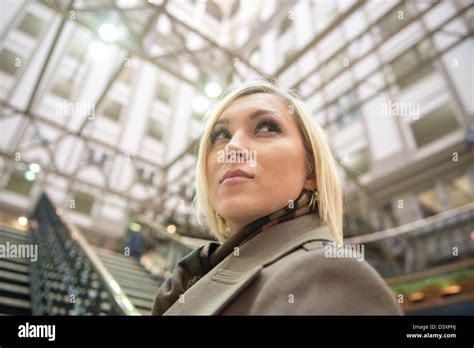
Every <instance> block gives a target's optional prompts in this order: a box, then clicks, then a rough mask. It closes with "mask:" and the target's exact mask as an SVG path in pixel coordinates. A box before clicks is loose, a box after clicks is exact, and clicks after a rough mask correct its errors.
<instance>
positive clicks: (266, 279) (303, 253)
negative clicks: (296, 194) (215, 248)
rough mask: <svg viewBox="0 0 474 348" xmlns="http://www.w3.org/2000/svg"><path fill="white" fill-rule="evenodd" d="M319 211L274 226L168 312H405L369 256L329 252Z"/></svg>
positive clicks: (313, 313) (326, 230)
mask: <svg viewBox="0 0 474 348" xmlns="http://www.w3.org/2000/svg"><path fill="white" fill-rule="evenodd" d="M323 240H333V239H332V236H331V234H330V232H329V229H328V228H327V227H326V226H320V223H319V219H318V218H317V217H316V215H304V216H301V217H298V218H295V219H293V220H289V221H286V222H283V223H280V224H278V225H275V226H273V227H270V228H268V229H266V230H264V231H262V232H260V233H259V234H257V235H256V236H255V237H253V238H252V239H250V240H249V241H247V242H246V243H245V244H244V245H242V246H241V247H240V249H239V250H238V253H237V252H235V253H232V254H230V255H229V256H228V257H227V258H225V259H224V260H223V261H222V262H221V263H220V264H218V265H217V266H216V267H214V268H213V269H212V270H211V271H210V272H209V273H207V274H206V275H205V276H204V277H203V278H201V279H200V280H199V281H198V282H197V283H196V284H194V285H193V286H192V287H191V288H190V289H188V290H187V291H186V292H185V293H184V296H183V297H182V298H181V300H178V301H176V302H175V303H174V304H173V305H172V306H171V307H170V308H169V309H168V310H167V311H166V312H165V313H164V315H188V314H191V315H264V314H269V315H332V314H336V315H338V314H339V315H343V314H361V315H364V314H374V315H378V314H386V315H399V314H402V312H401V309H400V306H399V305H398V304H397V302H396V301H395V300H394V298H393V296H392V294H391V293H390V291H389V289H388V287H387V286H386V285H385V283H384V281H383V279H382V278H381V277H380V276H379V275H378V273H377V272H376V271H375V270H374V269H373V268H372V267H371V266H370V265H369V264H368V263H366V262H365V261H363V262H360V261H357V259H355V258H328V257H325V252H324V246H323V244H322V241H323Z"/></svg>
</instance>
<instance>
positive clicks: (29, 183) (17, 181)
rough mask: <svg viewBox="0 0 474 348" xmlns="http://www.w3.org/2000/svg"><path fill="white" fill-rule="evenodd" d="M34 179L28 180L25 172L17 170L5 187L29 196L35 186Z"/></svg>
mask: <svg viewBox="0 0 474 348" xmlns="http://www.w3.org/2000/svg"><path fill="white" fill-rule="evenodd" d="M33 183H34V181H33V180H27V179H26V178H25V173H24V172H23V171H21V170H15V171H14V172H13V173H12V175H11V176H10V180H9V181H8V184H7V186H6V188H5V189H7V190H8V191H12V192H15V193H19V194H20V195H24V196H28V195H29V194H30V191H31V188H32V187H33Z"/></svg>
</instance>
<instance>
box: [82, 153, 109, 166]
mask: <svg viewBox="0 0 474 348" xmlns="http://www.w3.org/2000/svg"><path fill="white" fill-rule="evenodd" d="M108 158H109V156H108V155H107V153H105V152H104V151H101V150H99V149H96V150H93V149H88V150H87V152H86V164H87V165H97V166H99V167H100V168H104V167H105V164H106V163H107V160H108Z"/></svg>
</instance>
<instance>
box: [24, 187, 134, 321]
mask: <svg viewBox="0 0 474 348" xmlns="http://www.w3.org/2000/svg"><path fill="white" fill-rule="evenodd" d="M30 230H31V233H30V242H31V243H33V244H37V245H38V261H37V262H32V263H31V266H30V277H31V278H30V287H31V302H32V313H33V315H140V313H139V312H138V311H137V310H136V309H135V307H134V306H133V304H132V303H131V302H130V300H129V299H128V298H127V296H126V295H125V293H124V292H123V290H122V289H121V288H120V286H119V284H118V283H117V282H116V281H115V279H114V278H113V277H112V275H111V274H110V273H109V271H108V270H107V269H106V268H105V266H104V265H103V263H102V261H101V260H100V259H99V258H98V256H97V255H96V254H95V252H94V251H93V249H92V248H91V246H90V245H89V243H88V242H87V241H86V239H85V238H84V236H83V235H82V233H81V232H80V231H79V229H78V228H77V227H76V226H75V225H74V224H72V223H71V222H70V221H69V220H68V219H67V217H66V216H65V215H64V213H63V212H62V211H61V210H60V209H56V208H55V207H54V205H53V203H52V202H51V200H50V199H49V198H48V196H47V195H46V194H45V193H43V194H42V195H41V197H40V199H39V201H38V203H37V205H36V208H35V210H34V212H33V214H32V216H31V217H30Z"/></svg>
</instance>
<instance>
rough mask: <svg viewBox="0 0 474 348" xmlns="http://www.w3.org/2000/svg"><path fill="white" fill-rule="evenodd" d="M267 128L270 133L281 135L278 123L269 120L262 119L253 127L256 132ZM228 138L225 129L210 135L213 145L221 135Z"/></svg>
mask: <svg viewBox="0 0 474 348" xmlns="http://www.w3.org/2000/svg"><path fill="white" fill-rule="evenodd" d="M264 126H267V127H268V128H269V131H270V132H275V133H281V128H280V126H279V125H278V122H276V121H275V120H273V119H271V118H267V119H263V120H260V121H259V122H258V123H257V125H256V126H255V129H256V130H260V128H262V127H264ZM225 133H226V135H228V136H229V137H230V132H229V131H228V130H227V128H220V129H218V130H217V131H215V132H212V133H211V144H214V143H215V142H216V140H218V139H217V137H218V136H220V135H221V134H225Z"/></svg>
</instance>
